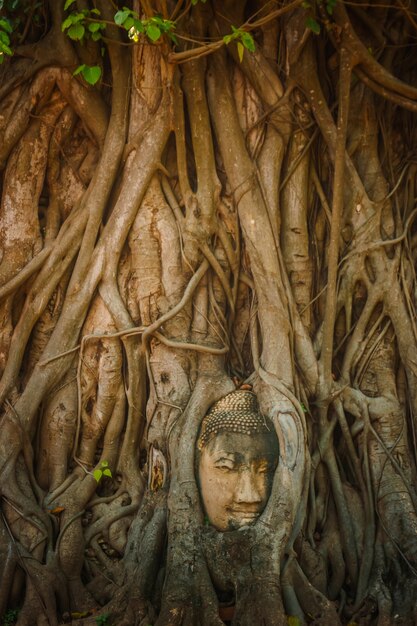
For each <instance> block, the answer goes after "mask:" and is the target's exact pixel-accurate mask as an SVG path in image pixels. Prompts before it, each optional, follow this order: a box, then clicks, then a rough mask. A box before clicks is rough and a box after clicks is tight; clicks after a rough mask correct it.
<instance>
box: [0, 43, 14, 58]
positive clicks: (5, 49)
mask: <svg viewBox="0 0 417 626" xmlns="http://www.w3.org/2000/svg"><path fill="white" fill-rule="evenodd" d="M0 51H1V52H2V53H4V52H5V53H6V54H8V55H9V56H13V50H12V49H11V48H9V46H8V45H7V44H5V43H3V42H2V41H0Z"/></svg>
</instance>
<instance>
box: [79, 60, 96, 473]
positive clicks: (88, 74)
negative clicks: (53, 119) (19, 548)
mask: <svg viewBox="0 0 417 626" xmlns="http://www.w3.org/2000/svg"><path fill="white" fill-rule="evenodd" d="M82 75H83V78H84V80H86V81H87V83H88V84H89V85H95V84H96V82H97V81H98V80H99V79H100V76H101V67H100V66H99V65H92V66H90V65H86V66H85V68H84V69H83V70H82ZM100 471H101V470H100Z"/></svg>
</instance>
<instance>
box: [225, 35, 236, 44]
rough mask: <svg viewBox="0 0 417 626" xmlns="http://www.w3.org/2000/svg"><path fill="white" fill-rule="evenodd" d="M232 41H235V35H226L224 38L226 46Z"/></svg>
mask: <svg viewBox="0 0 417 626" xmlns="http://www.w3.org/2000/svg"><path fill="white" fill-rule="evenodd" d="M232 39H234V37H233V35H225V36H224V37H223V41H224V43H225V44H226V45H227V44H229V43H230V42H231V41H232Z"/></svg>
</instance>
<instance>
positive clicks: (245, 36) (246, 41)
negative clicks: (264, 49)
mask: <svg viewBox="0 0 417 626" xmlns="http://www.w3.org/2000/svg"><path fill="white" fill-rule="evenodd" d="M223 41H224V43H225V44H226V45H228V44H229V43H230V42H231V41H236V45H237V53H238V55H239V60H240V62H242V60H243V54H244V52H245V48H246V50H249V52H255V42H254V40H253V37H252V35H251V34H250V33H248V32H247V31H246V30H243V28H236V27H235V26H232V32H231V33H230V34H229V35H225V36H224V37H223Z"/></svg>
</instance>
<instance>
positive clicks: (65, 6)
mask: <svg viewBox="0 0 417 626" xmlns="http://www.w3.org/2000/svg"><path fill="white" fill-rule="evenodd" d="M74 2H75V0H66V2H65V4H64V11H66V10H67V9H69V7H70V6H71V4H74Z"/></svg>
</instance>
